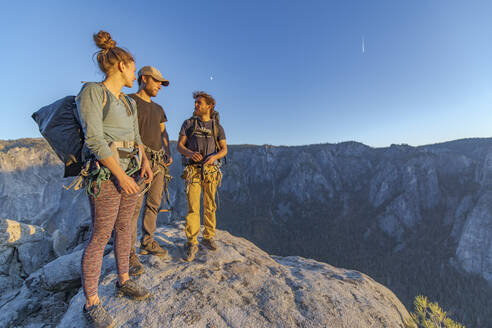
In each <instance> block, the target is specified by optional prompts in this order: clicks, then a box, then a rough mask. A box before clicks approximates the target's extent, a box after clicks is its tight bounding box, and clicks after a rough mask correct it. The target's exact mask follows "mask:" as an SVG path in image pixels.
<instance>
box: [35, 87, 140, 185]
mask: <svg viewBox="0 0 492 328" xmlns="http://www.w3.org/2000/svg"><path fill="white" fill-rule="evenodd" d="M103 89H104V98H103V120H104V119H105V118H106V116H107V115H108V112H109V103H110V102H109V101H108V98H109V95H108V94H107V93H108V92H109V91H108V90H107V89H106V88H103ZM124 96H125V99H126V101H127V103H128V104H130V101H129V99H128V96H127V95H124ZM75 100H76V96H66V97H64V98H62V99H59V100H57V101H55V102H54V103H52V104H50V105H47V106H44V107H42V108H41V109H39V110H38V111H37V112H35V113H34V114H32V118H33V119H34V121H36V123H37V124H38V126H39V132H41V135H42V136H43V137H44V138H45V139H46V141H48V143H49V144H50V146H51V148H53V150H54V151H55V153H56V155H57V156H58V157H59V158H60V160H61V161H62V162H63V163H64V164H65V172H64V174H63V177H64V178H66V177H70V176H77V175H79V174H80V171H81V169H82V166H83V164H84V161H85V158H84V156H83V154H82V153H83V148H84V140H85V138H84V131H83V129H82V124H81V123H80V117H79V114H78V111H77V105H76V104H75ZM128 106H130V105H128ZM130 107H131V106H130ZM132 113H134V111H133V110H132Z"/></svg>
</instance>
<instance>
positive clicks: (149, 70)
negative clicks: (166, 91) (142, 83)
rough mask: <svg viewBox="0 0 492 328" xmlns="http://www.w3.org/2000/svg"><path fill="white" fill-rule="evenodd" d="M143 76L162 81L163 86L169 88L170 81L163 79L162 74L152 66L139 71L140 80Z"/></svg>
mask: <svg viewBox="0 0 492 328" xmlns="http://www.w3.org/2000/svg"><path fill="white" fill-rule="evenodd" d="M142 75H150V76H152V77H153V78H154V79H156V80H157V81H161V82H162V85H163V86H165V87H167V86H168V85H169V81H168V80H166V79H165V78H164V77H162V74H161V72H159V70H158V69H157V68H155V67H152V66H144V67H142V68H141V69H140V70H139V71H138V78H141V77H142Z"/></svg>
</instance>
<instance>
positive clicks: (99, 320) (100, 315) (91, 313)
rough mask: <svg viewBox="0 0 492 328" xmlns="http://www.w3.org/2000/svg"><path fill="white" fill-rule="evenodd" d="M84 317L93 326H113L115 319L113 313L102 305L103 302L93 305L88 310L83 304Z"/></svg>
mask: <svg viewBox="0 0 492 328" xmlns="http://www.w3.org/2000/svg"><path fill="white" fill-rule="evenodd" d="M82 312H83V313H84V317H85V319H86V320H87V322H88V323H89V325H90V326H91V327H94V328H113V327H114V321H113V318H112V317H111V315H109V313H108V312H106V310H104V308H103V307H102V305H101V303H99V304H96V305H93V306H91V307H90V308H89V309H88V310H86V309H85V305H84V306H83V311H82Z"/></svg>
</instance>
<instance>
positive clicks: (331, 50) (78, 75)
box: [0, 0, 492, 147]
mask: <svg viewBox="0 0 492 328" xmlns="http://www.w3.org/2000/svg"><path fill="white" fill-rule="evenodd" d="M491 13H492V1H488V0H483V1H480V0H476V1H475V0H468V1H464V0H462V1H457V0H412V1H410V0H407V1H404V0H385V1H378V0H360V1H351V0H339V1H334V0H333V1H328V0H319V1H315V0H312V1H311V0H306V1H300V0H298V1H277V0H247V1H231V0H220V1H219V0H217V1H214V0H208V1H204V0H196V1H187V0H180V1H164V0H161V1H139V2H137V1H103V0H99V1H50V0H45V1H31V2H29V1H2V2H1V4H0V29H1V31H2V32H1V33H0V44H1V45H2V46H1V48H0V59H1V64H2V69H1V72H2V79H1V80H0V90H1V91H0V92H1V93H0V94H1V97H0V115H1V120H0V139H15V138H21V137H38V136H40V134H39V131H38V130H37V126H36V125H35V123H34V121H33V120H32V119H31V117H30V115H31V114H32V112H34V111H36V110H37V109H38V108H40V107H42V106H43V105H46V104H49V103H51V102H53V101H55V100H56V99H58V98H61V97H63V96H65V95H68V94H77V93H78V91H79V89H80V87H81V83H80V81H101V80H102V79H103V75H102V74H101V73H100V72H99V71H98V67H97V64H96V62H95V60H94V59H93V54H94V53H95V52H96V51H97V48H96V46H95V44H94V42H93V40H92V34H93V33H95V32H97V31H99V30H100V29H104V30H106V31H108V32H110V33H111V34H112V36H113V38H114V40H116V41H117V42H118V45H120V46H122V47H125V48H126V49H128V50H130V52H131V53H132V54H133V55H134V56H135V58H136V65H137V68H140V67H141V66H144V65H152V66H155V67H157V68H158V69H159V70H160V71H161V72H162V73H163V75H164V77H166V78H167V79H169V80H170V82H171V84H170V86H169V87H167V88H163V89H162V91H161V92H160V94H159V95H158V96H157V97H156V98H155V101H156V102H157V103H159V104H161V105H162V106H163V107H164V109H165V110H166V113H167V116H168V118H169V122H168V125H167V127H168V131H169V134H170V137H171V139H174V140H175V139H177V135H178V131H179V128H180V126H181V123H182V122H183V120H184V119H186V118H188V117H189V116H190V115H191V113H192V111H193V99H192V97H191V93H192V91H194V90H204V91H206V92H209V93H211V94H212V95H213V96H215V98H216V101H217V107H216V108H217V110H218V111H219V112H220V113H221V119H222V122H223V125H224V128H225V130H226V135H227V140H228V143H229V144H244V143H247V144H273V145H302V144H313V143H325V142H329V143H336V142H341V141H348V140H354V141H359V142H362V143H365V144H367V145H370V146H376V147H380V146H388V145H390V144H392V143H407V144H410V145H421V144H428V143H434V142H440V141H448V140H454V139H459V138H467V137H489V136H492V19H491ZM136 87H137V83H136V82H135V85H134V89H133V90H129V89H124V91H125V92H126V93H130V92H132V91H135V89H136Z"/></svg>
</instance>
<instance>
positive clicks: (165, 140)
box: [162, 130, 171, 156]
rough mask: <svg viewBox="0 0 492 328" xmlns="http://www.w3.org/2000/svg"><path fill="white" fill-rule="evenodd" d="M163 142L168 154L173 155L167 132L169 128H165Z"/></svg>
mask: <svg viewBox="0 0 492 328" xmlns="http://www.w3.org/2000/svg"><path fill="white" fill-rule="evenodd" d="M162 144H163V146H164V151H165V152H166V154H168V155H169V156H171V149H170V148H169V135H168V134H167V130H164V132H163V133H162Z"/></svg>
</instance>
